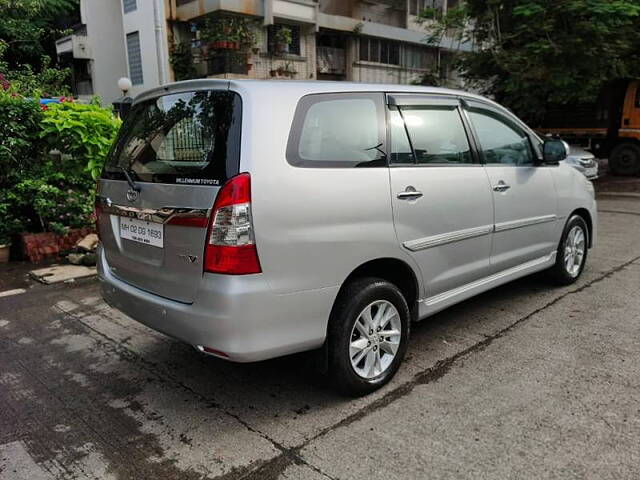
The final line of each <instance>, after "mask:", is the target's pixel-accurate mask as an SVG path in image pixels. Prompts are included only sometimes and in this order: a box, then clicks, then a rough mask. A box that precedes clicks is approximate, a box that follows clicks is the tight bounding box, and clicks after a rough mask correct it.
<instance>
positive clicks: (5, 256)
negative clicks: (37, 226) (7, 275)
mask: <svg viewBox="0 0 640 480" xmlns="http://www.w3.org/2000/svg"><path fill="white" fill-rule="evenodd" d="M8 207H9V205H8V204H7V203H0V217H1V218H2V222H0V263H7V262H8V261H9V252H10V250H11V237H12V236H13V235H15V234H16V233H18V232H19V231H20V230H21V229H22V223H21V222H20V220H18V219H17V218H15V217H13V216H11V215H10V214H9V213H8Z"/></svg>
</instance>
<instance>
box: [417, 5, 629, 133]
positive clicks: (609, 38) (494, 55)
mask: <svg viewBox="0 0 640 480" xmlns="http://www.w3.org/2000/svg"><path fill="white" fill-rule="evenodd" d="M421 17H422V19H423V20H427V19H434V12H432V11H430V10H426V11H425V12H423V14H422V15H421ZM435 22H436V23H435V27H434V28H433V30H432V35H431V36H430V38H429V39H428V41H429V42H431V43H438V42H439V41H440V40H441V39H442V38H443V37H445V36H448V37H454V40H456V39H457V40H459V41H460V42H461V44H462V42H473V43H474V45H475V47H476V48H475V49H474V50H473V51H471V52H464V51H462V50H461V51H460V52H459V55H458V67H459V68H460V69H461V70H462V72H463V77H465V78H466V80H467V81H469V82H470V84H471V85H472V86H475V87H476V88H479V89H480V90H481V91H483V93H485V94H488V95H491V96H492V97H494V98H495V99H496V100H497V101H499V102H501V103H503V104H505V105H506V106H508V107H509V108H511V109H512V110H514V111H515V112H516V113H517V114H518V115H520V116H522V117H523V118H525V119H526V120H528V121H529V122H533V123H535V122H537V121H539V120H541V119H542V117H543V116H544V113H545V108H546V106H547V105H548V104H554V103H555V104H558V103H560V104H565V103H586V102H590V101H593V100H594V99H595V98H596V96H597V94H598V92H599V91H600V89H601V88H602V86H603V84H605V83H606V82H608V81H610V80H613V79H616V78H627V77H638V76H640V56H638V54H637V52H638V50H639V48H640V0H466V3H465V5H464V6H463V7H459V8H454V9H451V10H450V11H449V12H447V13H446V14H445V15H444V16H442V17H441V18H435Z"/></svg>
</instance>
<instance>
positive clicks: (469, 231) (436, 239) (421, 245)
mask: <svg viewBox="0 0 640 480" xmlns="http://www.w3.org/2000/svg"><path fill="white" fill-rule="evenodd" d="M492 231H493V225H482V226H481V227H473V228H466V229H464V230H456V231H455V232H447V233H441V234H439V235H433V236H431V237H424V238H418V239H416V240H409V241H407V242H404V243H403V244H402V245H403V246H404V247H405V248H407V249H408V250H411V251H412V252H417V251H418V250H424V249H426V248H433V247H437V246H439V245H446V244H447V243H453V242H459V241H460V240H466V239H468V238H475V237H481V236H482V235H488V234H489V233H491V232H492Z"/></svg>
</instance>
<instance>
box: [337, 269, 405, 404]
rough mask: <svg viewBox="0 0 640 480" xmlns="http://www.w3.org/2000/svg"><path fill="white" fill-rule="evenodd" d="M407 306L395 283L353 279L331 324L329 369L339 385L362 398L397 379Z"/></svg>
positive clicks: (403, 341) (403, 347)
mask: <svg viewBox="0 0 640 480" xmlns="http://www.w3.org/2000/svg"><path fill="white" fill-rule="evenodd" d="M409 319H410V314H409V307H408V305H407V301H406V300H405V298H404V296H403V295H402V292H401V291H400V290H399V289H398V287H396V286H395V285H394V284H392V283H390V282H388V281H386V280H383V279H380V278H360V279H356V280H354V281H351V282H350V283H349V284H348V285H347V286H346V287H345V288H344V290H343V291H342V292H341V294H340V297H339V298H338V300H337V301H336V304H335V306H334V308H333V311H332V314H331V319H330V324H329V332H328V333H329V337H328V342H329V368H330V375H331V376H332V378H333V379H334V381H335V383H336V386H337V387H338V388H339V389H340V390H341V391H343V392H344V393H346V394H349V395H364V394H367V393H370V392H373V391H374V390H377V389H378V388H380V387H382V386H383V385H384V384H386V383H387V382H388V381H389V380H391V378H392V377H393V376H394V375H395V373H396V371H397V370H398V368H399V366H400V363H401V362H402V359H403V357H404V355H405V352H406V350H407V341H408V337H409V323H410V322H409Z"/></svg>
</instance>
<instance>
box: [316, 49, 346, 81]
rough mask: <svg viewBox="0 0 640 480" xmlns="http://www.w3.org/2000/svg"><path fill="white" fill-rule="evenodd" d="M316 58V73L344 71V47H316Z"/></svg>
mask: <svg viewBox="0 0 640 480" xmlns="http://www.w3.org/2000/svg"><path fill="white" fill-rule="evenodd" d="M316 59H317V60H316V67H317V69H318V73H333V74H337V75H342V74H344V73H346V61H345V59H346V57H345V50H344V48H335V47H317V48H316Z"/></svg>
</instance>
